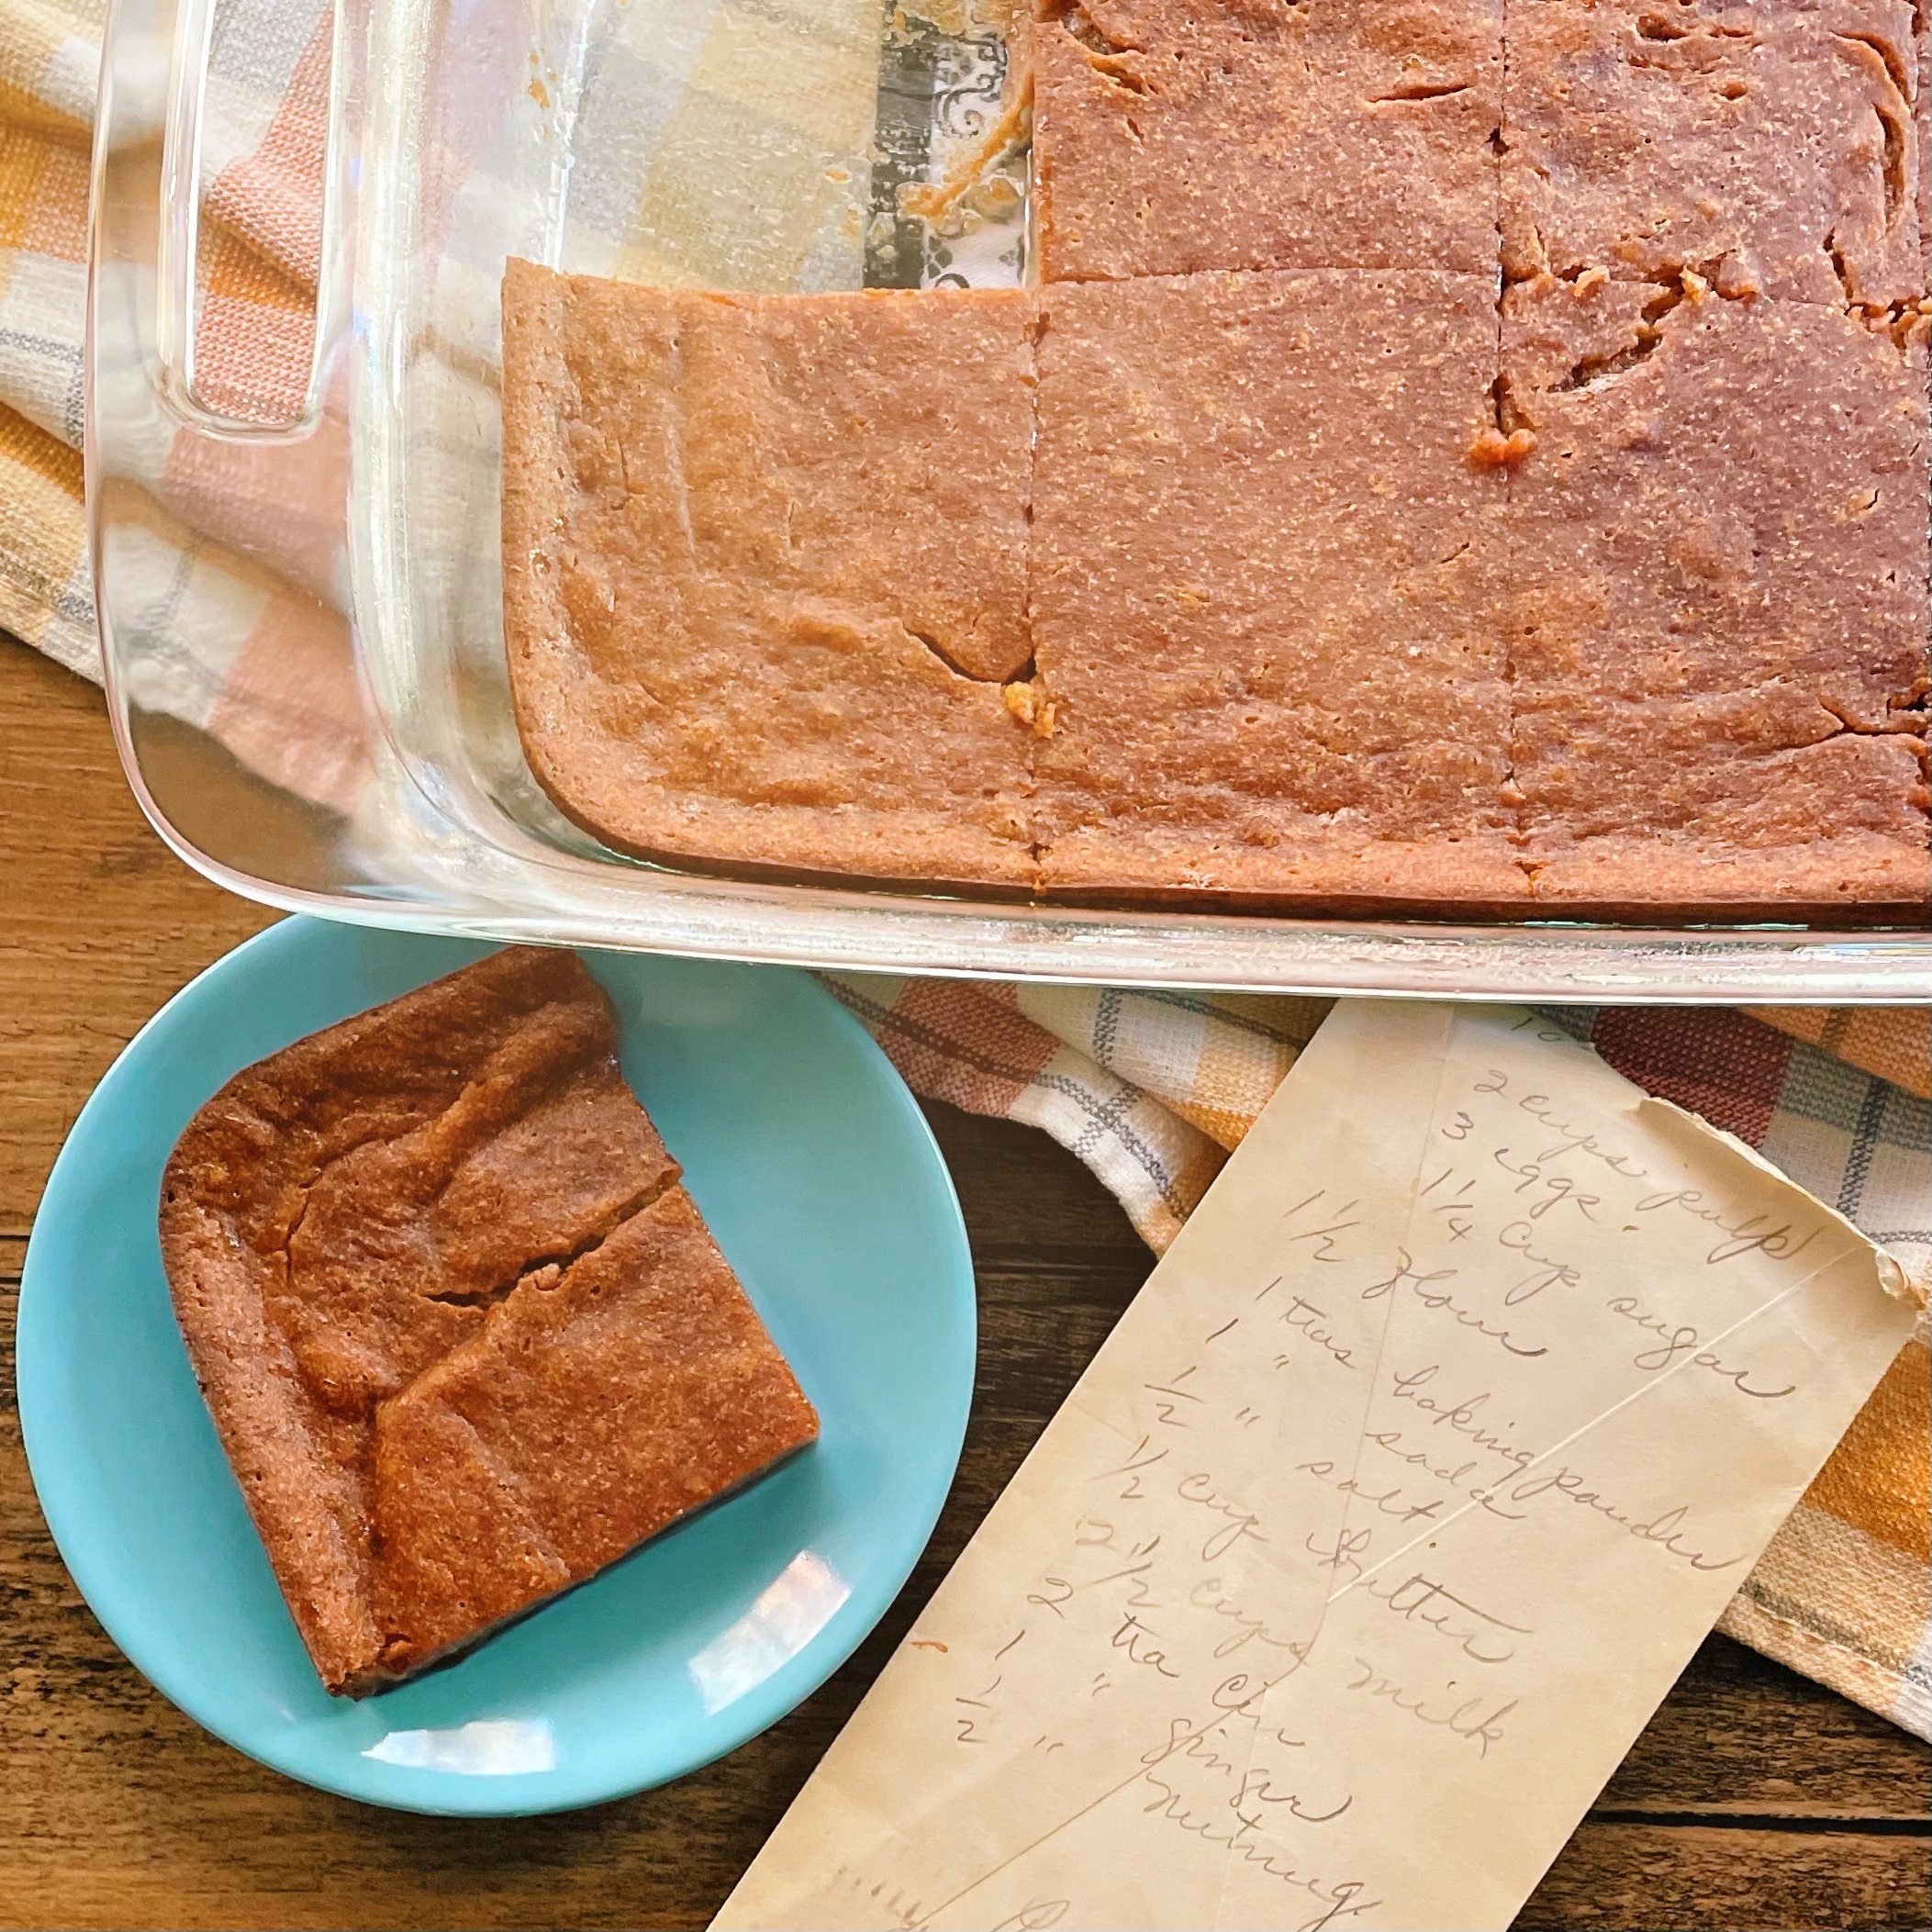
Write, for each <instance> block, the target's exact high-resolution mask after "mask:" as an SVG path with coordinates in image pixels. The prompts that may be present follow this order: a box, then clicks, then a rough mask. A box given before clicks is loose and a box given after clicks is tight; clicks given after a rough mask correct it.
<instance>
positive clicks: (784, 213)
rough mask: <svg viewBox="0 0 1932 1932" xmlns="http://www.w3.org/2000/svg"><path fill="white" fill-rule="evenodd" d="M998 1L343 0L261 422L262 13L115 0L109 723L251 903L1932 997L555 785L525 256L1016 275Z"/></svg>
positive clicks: (1830, 975) (1268, 969) (108, 168)
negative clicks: (240, 339)
mask: <svg viewBox="0 0 1932 1932" xmlns="http://www.w3.org/2000/svg"><path fill="white" fill-rule="evenodd" d="M218 4H219V5H220V6H222V7H224V8H229V9H232V8H236V7H240V6H244V5H246V4H247V0H116V4H115V5H114V6H112V8H111V10H110V15H109V22H108V28H107V32H106V45H105V52H104V61H103V89H102V98H101V106H100V117H99V124H98V129H97V134H96V149H95V169H96V193H95V208H96V216H95V233H94V242H93V249H94V252H93V263H92V290H91V307H90V352H89V370H88V379H89V393H88V416H87V427H88V441H87V466H88V483H89V501H90V508H91V516H92V519H93V522H92V530H93V539H94V546H95V570H96V576H97V585H98V597H99V610H100V619H101V628H102V633H103V641H104V645H105V649H106V664H107V682H108V690H109V694H110V698H111V702H112V709H113V714H114V719H115V723H116V729H117V733H118V736H119V743H120V748H121V753H122V756H123V758H124V761H125V762H126V765H127V768H128V776H129V778H130V780H131V781H132V783H133V786H134V788H135V791H136V793H137V795H138V796H139V797H140V800H141V803H142V805H143V807H144V808H145V810H147V812H148V814H149V815H150V817H151V819H152V820H153V821H154V823H155V825H156V826H157V828H158V829H159V830H160V832H162V836H163V837H164V838H166V839H167V840H168V842H169V843H171V844H172V845H173V847H174V849H175V850H176V851H177V852H178V853H180V854H181V855H182V856H183V857H184V859H186V860H187V861H188V862H189V863H190V864H191V865H195V866H196V867H198V868H199V869H200V870H201V871H203V872H205V873H207V875H208V876H209V877H213V878H215V879H217V880H218V881H219V882H221V883H222V884H224V885H227V886H229V887H230V888H233V889H234V890H236V891H238V892H241V893H245V894H247V895H249V896H251V897H252V898H255V899H261V900H263V901H265V902H267V903H270V904H273V905H276V906H281V907H286V908H290V909H300V910H308V911H314V912H319V913H322V914H325V915H327V916H329V917H333V918H339V919H348V920H356V921H368V922H371V923H377V924H387V925H396V926H408V927H415V928H420V929H424V930H430V931H437V932H463V933H473V934H480V935H488V936H495V937H500V938H504V939H528V940H536V941H549V942H564V943H577V944H597V945H604V946H623V947H637V948H642V949H647V950H655V951H664V952H677V953H691V954H707V955H729V956H733V957H742V958H749V959H763V960H780V961H788V962H794V963H799V964H805V965H810V966H826V967H840V968H848V969H871V970H877V971H883V972H893V973H943V974H968V975H971V974H982V975H998V976H1002V977H1040V978H1061V979H1074V980H1087V981H1111V982H1120V983H1133V984H1140V985H1165V986H1175V987H1180V986H1197V987H1230V988H1252V989H1256V990H1290V989H1293V990H1302V991H1356V992H1373V993H1389V994H1414V995H1427V996H1431V997H1449V998H1472V999H1475V998H1481V999H1493V998H1505V999H1537V1000H1591V1001H1597V1000H1759V1001H1820V1002H1824V1001H1833V1002H1837V1001H1858V1000H1873V1001H1876V1000H1893V1001H1906V1000H1916V999H1922V998H1924V997H1925V996H1926V992H1927V990H1928V988H1932V938H1928V935H1927V934H1926V932H1922V931H1909V932H1908V931H1889V930H1888V931H1871V930H1859V931H1826V930H1820V929H1816V928H1806V927H1798V926H1778V927H1770V926H1764V927H1751V928H1740V927H1729V928H1720V927H1708V928H1691V929H1672V930H1668V931H1654V930H1635V929H1631V928H1625V927H1614V926H1605V925H1590V924H1578V923H1501V922H1496V923H1465V924H1447V923H1431V922H1423V921H1389V920H1374V921H1366V920H1365V921H1351V920H1347V919H1343V918H1335V917H1328V918H1317V919H1298V918H1279V917H1259V916H1248V915H1236V914H1230V913H1218V914H1217V913H1182V912H1176V911H1172V910H1150V911H1141V912H1110V911H1090V910H1068V909H1065V908H1055V907H1048V906H1035V905H1007V904H991V903H988V902H985V901H967V900H959V899H944V898H940V897H932V896H921V895H920V894H918V893H916V892H910V891H891V890H882V889H864V890H861V889H841V888H831V887H822V886H807V885H774V884H749V883H740V882H736V881H732V880H729V879H719V878H711V877H697V876H692V875H688V874H681V873H678V872H675V871H670V870H664V869H660V868H655V867H652V866H648V865H638V864H634V863H632V862H631V861H629V860H626V859H622V858H620V857H618V856H617V855H615V854H611V853H609V852H608V851H605V850H604V849H602V848H601V847H600V846H598V845H597V844H596V843H594V842H593V841H590V840H589V839H587V838H586V836H585V835H584V834H582V833H581V832H577V831H575V829H573V828H572V827H570V826H569V825H567V824H566V823H565V822H564V821H563V820H562V819H561V818H560V817H559V816H558V815H557V813H556V812H555V811H554V810H552V808H551V807H550V806H549V804H548V802H547V801H546V800H545V799H544V798H543V797H542V794H541V793H540V792H539V791H538V789H537V787H536V786H535V784H534V783H533V781H532V780H531V778H530V774H529V772H528V770H527V768H526V766H525V765H524V761H523V757H522V754H521V752H520V749H519V743H518V740H517V735H516V731H515V729H514V726H513V723H512V720H511V715H510V709H509V704H508V689H507V685H506V678H505V671H504V665H503V658H502V634H501V616H500V606H499V564H498V542H497V441H498V408H497V377H496V363H497V347H498V329H497V281H498V277H499V275H500V274H501V270H502V264H503V261H504V258H505V256H506V255H508V254H512V253H515V254H522V255H527V256H530V257H531V258H534V259H536V260H539V261H544V262H552V263H553V264H556V265H559V266H562V267H565V268H572V269H582V270H587V271H592V272H597V273H603V274H622V275H629V276H631V277H633V278H636V279H643V280H650V279H668V280H673V281H678V282H686V283H708V284H710V285H727V286H739V287H765V288H792V287H800V288H805V287H816V288H823V287H849V286H858V285H863V284H866V283H871V284H898V285H907V284H935V283H939V282H955V283H959V282H973V283H981V282H991V281H1001V280H1005V281H1011V280H1013V279H1015V278H1017V277H1019V276H1020V275H1022V274H1023V270H1024V251H1025V239H1026V229H1025V218H1026V207H1025V202H1026V195H1025V186H1026V175H1025V157H1024V153H1023V150H1017V149H1014V148H1013V147H1012V145H1011V143H1010V142H1009V141H1008V140H1007V139H1006V135H1007V132H1008V128H1005V127H1002V124H1001V114H1002V107H1003V106H1004V105H1006V90H1005V89H1004V88H1003V80H1004V69H1005V42H1004V39H1003V36H1002V32H1001V22H1000V16H999V15H998V14H996V13H992V12H986V11H978V12H976V11H975V8H976V7H979V8H982V9H983V8H984V7H985V6H987V5H988V0H925V5H924V7H923V10H922V11H918V10H915V9H914V8H913V7H912V6H910V5H909V6H888V7H883V8H882V6H881V0H339V4H338V6H337V9H336V11H335V13H334V14H333V16H332V17H331V16H323V17H321V22H320V26H319V28H318V34H319V36H320V43H321V47H322V51H323V53H324V54H325V55H328V56H329V58H328V59H327V60H326V61H324V62H323V64H322V66H321V68H320V69H318V73H320V74H321V76H322V77H321V78H320V80H319V81H316V82H314V84H312V85H311V87H310V99H309V111H311V112H312V113H313V114H315V115H318V116H319V117H321V120H322V128H321V133H322V135H323V136H324V137H325V138H324V139H323V140H321V141H320V142H319V144H318V152H319V153H320V155H321V157H322V167H321V178H320V182H319V184H318V195H319V197H320V207H321V211H322V213H321V226H320V235H319V244H318V247H317V248H316V250H315V256H316V259H315V261H314V262H313V269H314V275H315V282H316V289H317V293H316V297H315V315H314V329H313V334H314V348H313V357H312V368H311V369H310V372H309V375H308V380H307V385H306V387H304V386H302V385H300V384H299V383H298V384H297V385H296V389H297V391H298V392H299V393H296V394H294V395H292V396H288V397H286V398H285V406H284V407H283V408H282V409H281V411H280V414H279V416H278V417H277V419H275V420H274V422H272V423H264V422H263V421H262V420H261V419H259V418H260V415H261V412H260V411H259V410H256V411H253V412H252V413H251V410H250V408H247V407H244V406H243V405H241V404H238V403H237V402H236V401H235V399H234V396H233V394H232V393H231V392H232V390H233V384H232V382H228V383H226V384H224V382H223V381H222V380H217V379H216V377H215V376H213V375H211V374H209V372H208V370H207V368H206V367H204V366H202V365H201V364H200V363H198V361H197V355H196V349H197V344H198V343H199V342H200V341H201V340H202V335H203V332H204V331H205V330H208V329H216V330H218V329H219V328H220V327H224V326H225V327H228V328H229V330H230V333H231V334H232V333H233V331H234V329H236V328H237V327H238V326H239V327H240V328H241V329H242V330H243V331H244V333H245V331H246V329H248V328H250V327H252V326H256V325H255V324H254V323H253V322H251V318H259V317H260V316H261V315H262V313H264V311H262V310H261V309H259V308H257V309H252V310H251V309H249V308H248V307H245V306H244V307H239V308H238V307H235V304H234V294H233V290H232V289H231V288H225V287H224V285H223V284H222V281H221V277H220V275H219V274H218V272H217V271H216V270H214V269H211V268H210V267H209V265H208V264H209V261H210V257H209V251H208V238H207V235H206V234H205V233H203V232H202V224H203V220H204V208H203V201H204V198H205V197H204V195H203V192H202V191H203V189H204V188H205V186H206V184H207V178H208V177H209V176H210V175H211V174H212V173H213V171H214V169H215V167H216V165H217V163H218V162H219V161H220V160H221V158H222V155H223V153H224V152H225V150H224V147H223V142H224V140H226V139H227V136H226V131H225V129H226V123H225V121H224V119H223V117H224V114H225V113H226V111H227V109H226V106H225V104H224V100H223V97H222V88H223V87H224V86H225V85H227V86H232V85H234V84H235V82H234V80H233V74H234V72H235V69H236V65H237V63H236V62H235V61H233V60H232V59H229V60H224V58H223V57H222V54H221V50H222V48H223V46H224V45H227V46H229V47H230V48H232V47H233V46H234V45H237V44H240V43H238V42H235V41H229V42H224V40H223V38H222V37H223V36H224V34H229V33H236V32H240V31H241V30H242V29H241V28H238V27H237V26H236V21H237V18H238V16H237V15H235V14H234V13H233V12H232V11H222V12H218ZM992 4H995V5H997V4H998V0H992ZM287 12H288V9H287V7H286V6H284V7H283V8H281V10H280V13H279V15H278V17H282V18H285V17H286V14H287ZM282 31H283V32H284V33H286V28H285V27H284V28H283V29H282ZM246 64H247V63H246V62H243V63H241V65H242V66H243V67H244V68H245V66H246ZM244 80H245V74H244ZM988 156H990V157H991V161H992V163H993V167H994V173H995V174H996V175H997V177H998V178H997V180H996V181H995V183H994V184H993V185H992V186H991V187H990V188H988V189H985V190H982V191H977V192H976V193H975V194H974V195H971V196H969V197H967V198H966V200H964V201H955V202H952V203H950V204H949V205H947V206H946V207H944V210H943V212H941V213H940V214H939V215H938V217H937V218H935V219H934V220H932V221H928V220H924V219H914V218H910V217H909V216H908V215H907V214H906V213H905V208H904V191H905V190H907V189H908V188H916V187H917V186H918V185H919V184H921V183H932V182H936V181H940V180H942V179H944V178H947V177H949V175H950V174H953V173H956V171H957V170H958V168H959V166H960V165H961V164H962V163H963V162H966V160H968V159H972V158H977V160H979V161H982V162H984V161H986V160H987V159H988ZM942 198H943V197H942ZM229 279H230V281H232V277H230V278H229ZM243 293H244V294H246V291H244V292H243ZM224 302H227V303H228V304H229V307H228V308H227V309H225V310H224V309H223V308H222V307H221V305H222V304H223V303H224ZM238 317H239V318H240V324H239V325H238V323H237V319H236V318H238ZM278 326H279V325H278ZM301 327H302V328H303V329H306V328H307V318H302V320H301ZM240 360H241V363H244V364H245V363H247V361H248V356H247V353H246V350H245V348H244V351H243V352H242V354H241V358H240ZM229 362H230V364H231V365H232V364H233V363H234V354H233V352H232V345H231V352H230V355H229Z"/></svg>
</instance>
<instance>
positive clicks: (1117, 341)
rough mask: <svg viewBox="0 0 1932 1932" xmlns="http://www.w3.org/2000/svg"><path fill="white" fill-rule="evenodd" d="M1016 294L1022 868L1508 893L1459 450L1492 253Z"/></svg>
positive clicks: (1352, 899)
mask: <svg viewBox="0 0 1932 1932" xmlns="http://www.w3.org/2000/svg"><path fill="white" fill-rule="evenodd" d="M1042 303H1043V307H1044V313H1045V317H1046V329H1045V333H1044V336H1043V337H1042V339H1041V345H1040V435H1039V450H1038V468H1037V474H1036V477H1035V483H1034V524H1033V626H1034V632H1035V639H1036V643H1037V646H1038V652H1039V686H1040V691H1039V703H1040V705H1041V707H1042V709H1043V716H1044V718H1045V719H1046V720H1047V722H1048V724H1049V730H1050V735H1046V736H1044V737H1043V738H1042V740H1041V743H1040V747H1039V752H1038V754H1037V757H1036V761H1035V763H1036V787H1035V798H1034V812H1035V836H1036V837H1037V838H1038V839H1039V841H1040V843H1041V846H1042V870H1043V875H1044V882H1045V884H1046V886H1047V887H1048V888H1049V889H1052V890H1055V891H1057V892H1061V893H1066V894H1070V895H1083V894H1084V895H1091V896H1101V895H1111V894H1129V893H1132V894H1138V895H1142V896H1145V895H1146V894H1149V893H1156V894H1157V893H1168V894H1171V895H1174V896H1177V897H1178V896H1184V895H1189V894H1192V895H1206V896H1224V897H1226V898H1229V899H1235V900H1239V899H1248V900H1255V901H1260V902H1264V903H1266V902H1268V901H1271V900H1272V901H1301V902H1308V901H1319V900H1323V899H1327V900H1335V901H1346V902H1348V903H1350V904H1353V905H1356V906H1357V907H1359V906H1362V905H1364V904H1373V903H1375V902H1378V901H1381V902H1385V903H1389V904H1404V903H1424V904H1426V903H1430V902H1435V901H1442V900H1447V901H1451V902H1455V903H1457V904H1461V905H1481V904H1495V903H1503V904H1507V903H1512V902H1513V901H1515V900H1517V899H1521V898H1523V897H1524V896H1525V895H1526V892H1527V886H1526V882H1525V880H1524V874H1523V871H1522V868H1521V866H1520V865H1518V864H1517V862H1516V858H1515V854H1514V848H1513V844H1512V840H1511V834H1512V831H1513V815H1512V812H1511V809H1510V803H1509V798H1508V796H1507V785H1508V776H1509V768H1508V766H1509V761H1508V747H1509V687H1508V681H1507V676H1506V666H1505V654H1504V648H1503V638H1502V608H1503V570H1504V542H1503V532H1504V522H1503V518H1504V508H1505V502H1506V495H1507V485H1506V482H1505V480H1504V478H1503V476H1502V474H1501V473H1500V472H1499V471H1498V470H1497V469H1495V468H1493V467H1490V466H1486V465H1484V464H1481V463H1476V462H1472V460H1471V451H1472V448H1474V447H1475V446H1476V445H1477V444H1478V443H1479V441H1480V439H1481V438H1482V436H1483V435H1484V434H1485V431H1486V430H1487V433H1489V434H1490V435H1491V436H1493V434H1494V430H1493V426H1492V419H1493V408H1494V405H1493V401H1492V398H1491V385H1492V383H1493V382H1494V380H1495V371H1496V309H1495V296H1494V290H1493V286H1492V284H1491V281H1490V280H1489V278H1487V277H1485V276H1479V275H1457V274H1436V273H1433V272H1428V271H1408V272H1402V273H1395V272H1382V271H1368V272H1361V273H1351V272H1325V273H1324V272H1315V271H1311V272H1307V273H1301V272H1287V273H1282V274H1206V275H1191V276H1163V277H1158V278H1148V279H1145V280H1141V281H1134V282H1089V283H1078V284H1072V283H1062V284H1056V285H1055V286H1053V287H1052V288H1049V289H1047V290H1045V291H1044V292H1043V296H1042ZM1231 478H1235V479H1238V482H1237V483H1235V484H1234V485H1233V486H1231V484H1230V479H1231Z"/></svg>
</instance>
